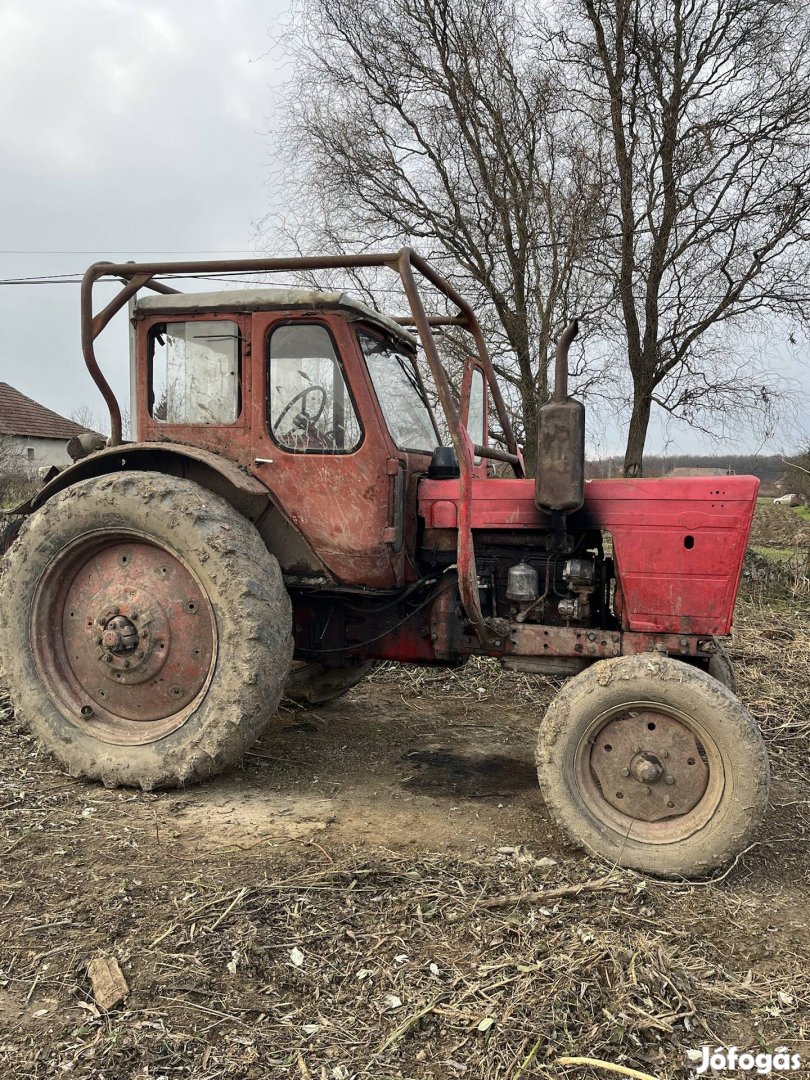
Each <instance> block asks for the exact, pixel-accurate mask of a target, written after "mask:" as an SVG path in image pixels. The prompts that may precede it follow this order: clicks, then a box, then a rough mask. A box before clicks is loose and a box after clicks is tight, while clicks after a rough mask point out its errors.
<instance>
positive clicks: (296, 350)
mask: <svg viewBox="0 0 810 1080" xmlns="http://www.w3.org/2000/svg"><path fill="white" fill-rule="evenodd" d="M252 340H253V370H254V395H253V410H254V412H253V418H252V425H251V426H252V431H253V439H254V460H253V465H252V471H253V472H254V473H255V475H256V476H257V477H258V478H259V479H261V480H262V482H263V483H265V484H266V485H267V487H268V488H269V489H270V490H271V491H272V492H273V494H274V496H275V498H276V501H277V502H278V504H279V505H280V507H281V509H282V511H283V512H284V513H285V514H286V516H287V517H288V518H289V519H290V520H291V521H292V523H293V524H294V525H295V526H296V527H297V528H298V529H299V530H300V532H301V533H302V535H303V536H304V537H305V538H306V540H307V542H308V543H309V544H310V546H311V547H312V548H313V549H314V551H315V553H316V554H317V555H318V556H319V557H320V558H321V559H322V561H323V562H324V563H325V565H326V566H327V567H328V568H329V569H330V570H331V571H332V573H333V574H334V575H335V576H336V578H337V579H338V580H339V581H341V582H342V583H344V584H348V585H364V586H367V587H369V588H390V587H394V586H397V585H399V584H401V583H402V581H403V559H404V555H403V553H402V551H401V550H400V551H397V550H395V545H393V544H392V543H391V539H390V524H391V523H390V520H389V517H390V506H389V503H390V497H389V487H390V480H389V469H390V461H391V459H392V458H395V455H396V451H395V449H394V447H393V444H392V443H391V441H390V438H389V436H388V433H387V430H386V429H385V427H384V426H383V425H382V423H381V419H380V416H379V411H378V409H377V407H376V402H375V399H374V397H373V392H372V389H371V386H370V383H369V380H368V376H367V373H366V370H365V366H364V365H363V364H362V362H361V359H360V357H359V355H358V350H357V345H356V340H355V338H354V335H353V334H352V333H351V331H350V329H349V327H348V326H347V324H346V321H345V319H344V318H343V317H342V315H340V314H339V313H337V312H328V311H327V312H321V311H318V312H308V313H301V312H272V313H271V312H257V313H255V314H254V315H253V333H252ZM387 530H388V531H387Z"/></svg>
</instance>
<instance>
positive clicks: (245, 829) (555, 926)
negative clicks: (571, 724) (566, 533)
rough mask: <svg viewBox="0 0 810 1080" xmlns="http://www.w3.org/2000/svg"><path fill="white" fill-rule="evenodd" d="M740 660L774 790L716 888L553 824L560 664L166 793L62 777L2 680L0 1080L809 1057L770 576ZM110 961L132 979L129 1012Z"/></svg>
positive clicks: (786, 726) (802, 725)
mask: <svg viewBox="0 0 810 1080" xmlns="http://www.w3.org/2000/svg"><path fill="white" fill-rule="evenodd" d="M764 597H765V598H766V599H767V603H766V602H765V599H764ZM733 657H734V660H735V664H736V667H737V671H738V676H739V679H740V682H741V696H742V698H743V699H744V700H745V701H746V703H747V704H748V705H749V707H750V708H751V709H752V711H753V712H754V714H755V715H756V716H757V718H758V720H759V721H760V723H761V724H762V727H763V730H764V732H765V735H766V737H767V739H768V743H769V747H770V753H771V761H772V767H773V772H774V783H773V790H772V799H771V803H772V805H771V808H770V812H769V817H768V821H767V824H766V827H765V829H764V831H763V833H762V835H761V836H760V837H759V839H758V842H757V843H756V844H755V845H754V847H752V848H751V849H749V850H748V851H746V852H745V854H744V855H743V856H742V857H741V858H740V859H739V860H738V862H737V864H736V865H735V866H734V867H732V868H731V870H730V871H729V872H727V873H726V874H724V875H721V876H720V877H719V878H718V879H716V880H715V881H714V882H711V883H704V884H688V883H683V884H679V883H675V884H671V883H670V884H662V883H657V882H653V881H650V880H646V879H644V878H643V877H641V876H639V875H636V874H630V873H615V872H610V868H609V867H605V866H603V865H601V864H600V863H599V862H598V861H597V860H595V859H593V858H591V857H589V856H588V855H586V854H584V853H583V852H581V851H579V850H577V849H575V848H573V847H572V846H571V845H570V844H569V843H568V842H567V841H566V839H565V837H564V836H562V835H561V834H560V833H559V831H558V830H557V829H556V828H554V827H553V826H552V825H551V823H550V821H549V818H548V816H547V814H546V812H545V809H544V806H543V800H542V797H541V794H540V792H539V790H538V788H537V783H536V774H535V771H534V765H533V755H534V741H535V738H536V731H537V728H538V725H539V723H540V721H541V719H542V713H543V707H544V704H545V703H546V702H547V701H548V700H549V698H550V696H551V695H552V694H553V692H554V688H555V684H554V683H553V682H551V681H550V680H544V679H541V678H532V677H528V676H518V675H515V674H506V673H502V672H500V670H499V669H497V668H496V667H495V666H494V665H490V664H484V663H482V664H472V663H471V664H469V665H468V666H467V668H466V669H464V670H462V671H460V672H456V673H448V672H443V671H427V672H424V671H423V672H416V671H411V670H397V669H395V668H389V669H383V670H382V671H380V672H378V673H377V674H375V676H374V677H373V679H372V680H371V681H369V682H366V683H365V684H362V685H361V686H359V687H357V688H356V689H355V690H353V691H352V692H351V693H350V694H349V695H347V696H346V697H345V698H343V699H342V700H340V701H338V702H336V703H334V704H332V705H330V706H326V707H323V708H320V709H315V710H310V711H305V710H303V709H300V708H298V707H296V706H293V705H285V706H284V707H283V708H282V710H281V712H280V713H279V715H278V718H277V722H276V725H275V727H274V728H273V730H272V731H271V732H270V733H269V734H268V735H267V736H266V737H265V739H264V740H263V742H262V743H261V744H260V745H259V746H257V747H256V748H255V751H254V752H253V753H252V754H251V755H250V756H249V757H248V759H247V760H246V762H245V764H244V767H243V768H242V769H241V770H239V771H237V772H234V773H231V774H230V775H228V776H226V777H223V778H221V779H219V780H216V781H214V782H210V783H208V784H207V785H205V786H202V787H198V788H193V789H188V790H185V791H182V792H171V793H159V794H145V793H140V792H132V791H107V790H105V789H104V788H102V787H100V786H97V785H92V784H86V783H81V782H76V781H73V780H71V779H69V778H67V777H65V776H64V775H63V774H61V773H60V772H59V771H58V769H57V768H56V766H55V765H54V764H53V762H52V761H50V760H49V759H48V757H47V756H46V755H44V754H42V753H41V752H40V751H39V750H38V748H37V747H36V745H35V744H34V743H33V741H32V740H31V739H30V737H29V736H28V735H27V734H26V733H25V732H24V731H23V730H22V729H21V727H20V726H19V725H18V724H17V723H16V721H15V719H14V717H13V715H12V713H11V709H10V707H9V706H8V703H7V701H6V702H5V704H4V699H3V698H2V695H0V750H1V751H2V758H0V761H2V764H1V765H0V920H2V921H1V922H0V927H2V929H0V1075H2V1076H3V1077H15V1078H16V1077H26V1078H27V1077H36V1078H40V1077H42V1078H45V1077H48V1078H51V1077H63V1076H70V1077H98V1078H104V1080H118V1078H121V1080H123V1078H127V1080H159V1078H164V1077H165V1078H166V1080H169V1078H174V1077H193V1078H195V1080H217V1078H220V1077H239V1078H242V1077H246V1078H247V1077H249V1078H260V1077H261V1078H265V1077H271V1078H274V1077H279V1078H286V1077H297V1078H299V1080H308V1078H311V1080H324V1078H325V1080H349V1078H351V1077H355V1076H370V1077H386V1078H387V1077H402V1078H406V1077H413V1078H429V1077H432V1078H435V1080H445V1078H447V1077H465V1078H468V1080H484V1078H486V1080H489V1078H503V1080H512V1078H518V1077H540V1076H542V1077H551V1078H553V1077H560V1078H562V1077H565V1078H569V1080H575V1078H576V1080H580V1078H582V1080H588V1078H590V1080H594V1078H596V1077H605V1076H608V1075H611V1074H610V1073H607V1072H605V1071H604V1070H603V1069H602V1068H601V1067H598V1066H587V1065H576V1064H565V1059H566V1058H571V1057H589V1058H596V1059H600V1060H602V1061H607V1062H610V1063H614V1064H620V1065H624V1066H630V1067H634V1068H636V1069H639V1070H642V1071H644V1072H646V1073H648V1074H650V1075H652V1076H654V1077H659V1078H665V1077H667V1078H668V1077H682V1076H686V1075H687V1073H688V1070H687V1065H688V1058H687V1050H689V1049H693V1050H694V1049H695V1048H699V1047H701V1046H702V1045H703V1044H704V1043H711V1044H712V1045H713V1046H714V1045H720V1044H736V1045H739V1046H744V1047H749V1048H752V1049H754V1050H762V1049H773V1048H774V1047H776V1046H781V1045H787V1046H789V1047H791V1048H792V1049H793V1051H794V1052H801V1053H804V1055H805V1057H806V1060H807V1062H808V1063H809V1064H810V1042H807V1040H808V1039H810V925H809V923H810V914H809V911H808V896H810V851H808V838H809V837H810V811H809V810H808V808H809V807H810V764H808V749H810V704H809V703H808V690H809V689H810V613H808V605H807V600H806V598H802V597H796V596H784V597H782V598H781V599H777V600H774V599H773V597H772V596H771V586H770V585H769V586H768V590H767V594H764V592H763V588H762V586H761V584H758V583H757V582H756V581H754V582H749V583H748V585H747V586H746V596H745V599H744V600H743V602H742V604H741V607H740V610H739V615H738V626H737V629H736V632H735V638H734V646H733ZM581 883H585V888H583V889H582V891H580V892H576V890H575V889H573V888H572V886H576V885H577V884H581ZM546 890H551V892H550V894H546ZM556 890H562V892H558V891H556ZM537 892H543V893H544V895H543V896H540V897H535V898H534V899H532V898H531V896H529V895H528V894H530V893H537ZM94 957H114V958H115V959H117V960H118V962H119V964H120V967H121V970H122V971H123V973H124V976H125V978H126V980H127V982H128V984H129V988H130V993H129V996H128V997H127V998H126V1000H125V1001H124V1003H123V1004H122V1005H119V1006H117V1007H116V1008H114V1009H112V1010H111V1011H110V1012H103V1011H101V1010H99V1009H98V1008H97V1007H96V1005H95V1003H94V999H93V995H92V993H91V987H90V983H89V981H88V977H87V965H88V962H89V961H90V960H91V959H92V958H94ZM614 1075H615V1074H614ZM793 1075H804V1076H810V1068H808V1069H806V1070H805V1071H804V1072H803V1073H800V1074H796V1073H794V1074H793Z"/></svg>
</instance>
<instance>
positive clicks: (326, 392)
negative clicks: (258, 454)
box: [267, 323, 363, 454]
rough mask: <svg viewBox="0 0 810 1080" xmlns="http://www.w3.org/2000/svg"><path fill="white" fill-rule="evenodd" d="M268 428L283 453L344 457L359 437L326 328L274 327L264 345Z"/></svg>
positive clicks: (299, 325) (358, 423) (347, 393)
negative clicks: (265, 349) (338, 455)
mask: <svg viewBox="0 0 810 1080" xmlns="http://www.w3.org/2000/svg"><path fill="white" fill-rule="evenodd" d="M267 425H268V428H269V430H270V433H271V435H272V436H273V438H274V439H275V441H276V442H277V443H278V445H279V446H282V447H283V448H284V449H285V450H291V451H293V452H297V453H308V454H348V453H351V451H352V450H356V449H357V447H358V446H359V445H360V442H361V440H362V437H363V432H362V428H361V427H360V421H359V420H358V418H357V413H356V411H355V408H354V404H353V402H352V399H351V395H350V394H349V390H348V387H347V386H346V381H345V379H344V378H343V371H342V369H341V366H340V361H339V360H338V358H337V352H336V350H335V346H334V343H333V341H332V337H331V335H330V333H329V331H328V330H327V329H326V327H325V326H321V325H320V324H318V323H295V324H290V325H286V326H278V327H276V328H275V329H274V330H273V331H272V332H271V333H270V337H269V339H268V343H267Z"/></svg>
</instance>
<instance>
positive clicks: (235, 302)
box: [134, 288, 417, 349]
mask: <svg viewBox="0 0 810 1080" xmlns="http://www.w3.org/2000/svg"><path fill="white" fill-rule="evenodd" d="M290 308H303V309H305V310H309V311H313V310H314V311H319V310H324V309H329V308H332V309H334V308H337V309H339V310H341V311H345V312H346V313H347V314H348V315H349V317H350V318H351V319H355V320H357V319H363V320H364V321H365V322H369V323H372V324H374V325H376V326H378V327H379V328H380V329H381V330H385V331H386V332H387V333H389V334H391V335H393V336H394V337H396V338H397V339H399V340H400V341H401V342H403V344H405V345H408V346H409V347H410V348H411V349H415V348H416V346H417V339H416V338H415V337H414V336H413V334H410V333H409V332H408V331H407V330H406V329H405V328H404V327H403V326H401V325H400V324H399V323H398V322H397V321H396V320H395V319H392V318H391V317H390V316H389V315H384V314H383V313H382V312H380V311H375V310H374V309H373V308H371V307H369V306H368V305H367V304H364V303H362V302H361V301H360V300H355V299H354V298H353V297H351V296H349V295H348V294H347V293H344V292H322V291H321V290H319V289H291V288H286V289H223V290H220V291H218V292H189V293H166V294H163V293H152V294H149V295H146V296H145V295H143V294H141V295H140V296H138V297H137V298H136V300H135V303H134V310H135V312H137V313H143V314H150V315H151V314H155V313H161V314H166V315H183V314H187V313H188V312H191V311H195V312H200V311H205V312H208V311H211V312H214V311H216V312H230V311H233V312H244V311H279V310H283V311H284V310H288V309H290Z"/></svg>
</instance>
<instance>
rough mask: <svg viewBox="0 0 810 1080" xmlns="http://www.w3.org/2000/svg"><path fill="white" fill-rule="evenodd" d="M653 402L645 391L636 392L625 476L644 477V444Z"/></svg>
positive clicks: (626, 455) (625, 455)
mask: <svg viewBox="0 0 810 1080" xmlns="http://www.w3.org/2000/svg"><path fill="white" fill-rule="evenodd" d="M651 405H652V401H651V399H650V395H649V394H648V393H646V392H645V391H640V390H636V393H635V396H634V401H633V412H632V414H631V416H630V428H629V430H628V432H627V448H626V449H625V452H624V475H625V476H643V475H644V444H645V442H646V441H647V427H648V426H649V423H650V407H651Z"/></svg>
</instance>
